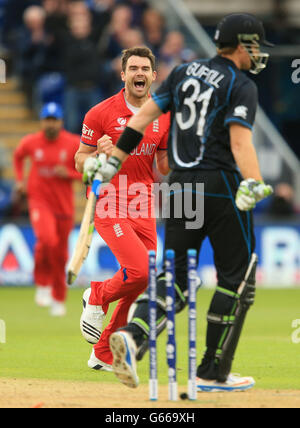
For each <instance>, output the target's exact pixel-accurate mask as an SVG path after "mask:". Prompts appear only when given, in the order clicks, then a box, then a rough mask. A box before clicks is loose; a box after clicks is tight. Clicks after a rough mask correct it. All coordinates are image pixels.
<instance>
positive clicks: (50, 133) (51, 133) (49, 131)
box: [44, 128, 59, 141]
mask: <svg viewBox="0 0 300 428" xmlns="http://www.w3.org/2000/svg"><path fill="white" fill-rule="evenodd" d="M44 132H45V136H46V138H47V140H52V141H53V140H56V138H57V137H58V134H59V130H58V129H56V128H46V129H45V131H44Z"/></svg>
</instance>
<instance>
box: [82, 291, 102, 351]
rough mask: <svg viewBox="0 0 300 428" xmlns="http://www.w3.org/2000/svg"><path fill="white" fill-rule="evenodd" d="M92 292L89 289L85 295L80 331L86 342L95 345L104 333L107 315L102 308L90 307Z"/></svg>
mask: <svg viewBox="0 0 300 428" xmlns="http://www.w3.org/2000/svg"><path fill="white" fill-rule="evenodd" d="M91 292H92V289H91V288H88V289H87V290H85V292H84V293H83V297H82V302H83V311H82V315H81V318H80V330H81V334H82V336H83V337H84V338H85V340H86V341H87V342H89V343H91V344H92V345H95V344H96V343H98V342H99V339H100V336H101V333H102V325H103V321H104V319H105V313H104V312H103V310H102V306H94V305H89V298H90V295H91Z"/></svg>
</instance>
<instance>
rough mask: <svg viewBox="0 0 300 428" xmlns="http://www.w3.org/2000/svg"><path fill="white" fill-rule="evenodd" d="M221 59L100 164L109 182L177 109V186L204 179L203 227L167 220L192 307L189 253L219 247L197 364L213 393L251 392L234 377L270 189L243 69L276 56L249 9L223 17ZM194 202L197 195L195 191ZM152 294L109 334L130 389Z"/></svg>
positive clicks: (169, 87) (162, 310)
mask: <svg viewBox="0 0 300 428" xmlns="http://www.w3.org/2000/svg"><path fill="white" fill-rule="evenodd" d="M215 43H216V46H217V55H216V56H215V57H214V58H211V59H208V60H207V59H199V60H196V61H193V62H191V63H190V64H184V65H181V66H179V67H176V68H175V69H174V70H173V71H172V72H171V74H170V75H169V77H168V78H167V79H166V80H165V81H164V82H163V83H162V85H161V87H160V88H158V90H157V91H156V93H155V94H153V98H152V99H151V100H149V101H148V102H147V103H146V104H145V105H144V106H143V108H142V109H141V111H140V112H139V113H138V114H137V115H136V116H134V117H133V118H132V119H131V121H130V122H129V124H128V126H127V127H126V130H125V131H124V133H123V134H122V137H121V138H120V139H119V141H118V144H117V147H116V148H115V149H114V151H113V153H112V156H111V158H110V159H109V160H108V161H107V162H106V164H105V165H103V166H102V167H101V168H100V169H99V173H100V174H102V176H103V178H104V181H107V182H109V181H110V180H111V178H112V177H113V176H114V174H115V173H116V171H118V170H119V168H120V166H121V164H122V162H124V161H125V160H126V159H127V156H128V153H130V152H131V151H132V150H133V149H134V148H135V147H136V146H137V145H138V144H139V142H140V140H141V139H142V138H143V135H144V129H145V128H146V127H147V126H148V125H149V123H151V122H152V121H153V120H157V118H158V117H159V116H160V115H161V114H162V113H166V112H168V111H170V112H171V122H172V123H171V129H172V131H171V132H170V140H169V146H168V151H169V160H170V166H171V168H172V170H173V172H172V174H171V176H170V180H169V181H170V184H173V183H181V184H183V183H192V184H193V189H194V193H193V195H196V193H197V192H196V184H197V183H204V186H205V193H204V224H203V227H201V228H199V229H198V230H188V229H187V228H186V221H187V219H186V218H185V216H182V218H180V219H177V218H175V217H174V216H173V217H172V216H170V218H169V219H167V221H166V242H165V248H166V249H173V250H174V251H175V265H176V268H175V270H176V272H175V276H176V284H177V287H176V305H177V308H178V311H180V310H182V309H183V308H184V307H185V305H186V299H185V296H184V293H185V291H186V289H187V260H186V257H187V250H188V249H189V248H195V249H197V252H198V253H200V249H201V245H202V242H203V240H204V239H205V238H206V237H208V238H209V239H210V242H211V244H212V247H213V251H214V261H215V266H216V271H217V281H218V282H217V287H216V290H215V293H214V296H213V298H212V301H211V304H210V307H209V310H208V314H207V335H206V351H205V353H204V355H203V359H202V362H201V363H200V365H199V366H198V368H197V376H198V381H197V386H198V389H199V390H205V391H225V390H226V391H241V390H245V389H249V388H252V387H253V386H254V384H255V381H254V379H253V378H252V377H241V376H235V375H233V374H232V373H231V368H232V364H233V360H234V357H235V355H236V350H237V346H238V343H239V340H240V336H241V332H242V329H243V325H244V323H245V319H246V316H247V312H248V310H249V309H250V307H251V306H252V305H253V303H254V300H255V271H256V265H257V256H256V254H255V253H254V251H255V236H254V230H253V219H252V214H251V210H252V209H253V208H254V207H255V205H256V203H257V202H259V201H260V200H262V199H264V198H265V197H267V196H269V195H270V194H271V193H272V188H271V186H269V185H267V184H265V183H264V182H263V178H262V175H261V172H260V167H259V162H258V159H257V155H256V151H255V148H254V146H253V143H252V128H253V124H254V121H255V113H256V108H257V103H258V94H257V88H256V85H255V83H254V82H253V81H252V80H250V79H249V78H248V76H246V75H245V74H244V73H243V71H251V72H252V73H254V74H258V73H259V72H260V71H262V70H264V69H265V67H266V64H267V60H268V57H269V55H268V54H267V53H265V52H261V46H263V45H270V44H269V43H268V42H267V41H266V40H265V31H264V28H263V24H262V23H261V22H260V21H259V20H258V19H257V18H256V17H254V16H252V15H249V14H239V13H238V14H231V15H228V16H226V17H224V18H223V19H222V20H221V21H220V23H219V25H218V27H217V30H216V33H215ZM194 198H196V196H194ZM157 296H158V298H157V302H158V312H157V325H158V331H157V332H158V334H159V333H160V332H161V331H162V328H160V329H159V326H160V325H161V326H163V325H166V322H165V323H164V324H163V320H164V319H166V278H165V275H163V276H162V277H159V278H158V284H157ZM148 336H149V327H148V298H147V295H144V296H143V298H142V299H139V301H138V304H137V308H136V310H135V313H134V315H133V319H132V321H131V322H130V323H129V324H128V325H127V326H125V327H124V328H122V329H121V330H120V331H118V332H115V333H113V334H112V335H111V337H110V344H111V349H112V352H113V355H114V360H113V370H114V372H115V374H116V375H117V376H118V378H119V379H120V380H121V382H123V383H124V384H126V385H127V386H129V387H136V386H137V385H138V382H139V380H138V376H137V372H136V360H139V359H140V358H141V357H142V355H143V353H144V352H145V349H147V338H148Z"/></svg>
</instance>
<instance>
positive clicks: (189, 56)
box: [160, 31, 196, 71]
mask: <svg viewBox="0 0 300 428" xmlns="http://www.w3.org/2000/svg"><path fill="white" fill-rule="evenodd" d="M160 59H161V60H163V61H164V62H165V63H167V64H168V65H169V67H170V71H171V70H172V69H173V68H174V67H175V66H177V65H179V64H181V63H183V62H191V61H193V60H194V59H196V54H195V53H194V52H193V51H191V50H190V49H186V47H185V40H184V36H183V35H182V34H181V33H179V31H171V32H170V33H168V34H167V36H166V40H165V42H164V44H163V46H162V48H161V49H160Z"/></svg>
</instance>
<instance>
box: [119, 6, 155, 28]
mask: <svg viewBox="0 0 300 428" xmlns="http://www.w3.org/2000/svg"><path fill="white" fill-rule="evenodd" d="M117 3H119V4H125V5H126V6H129V7H130V9H131V10H132V15H133V20H132V25H133V26H134V27H137V26H138V27H141V25H142V19H143V15H144V13H145V12H146V11H147V10H148V9H149V3H148V1H146V0H117Z"/></svg>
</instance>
